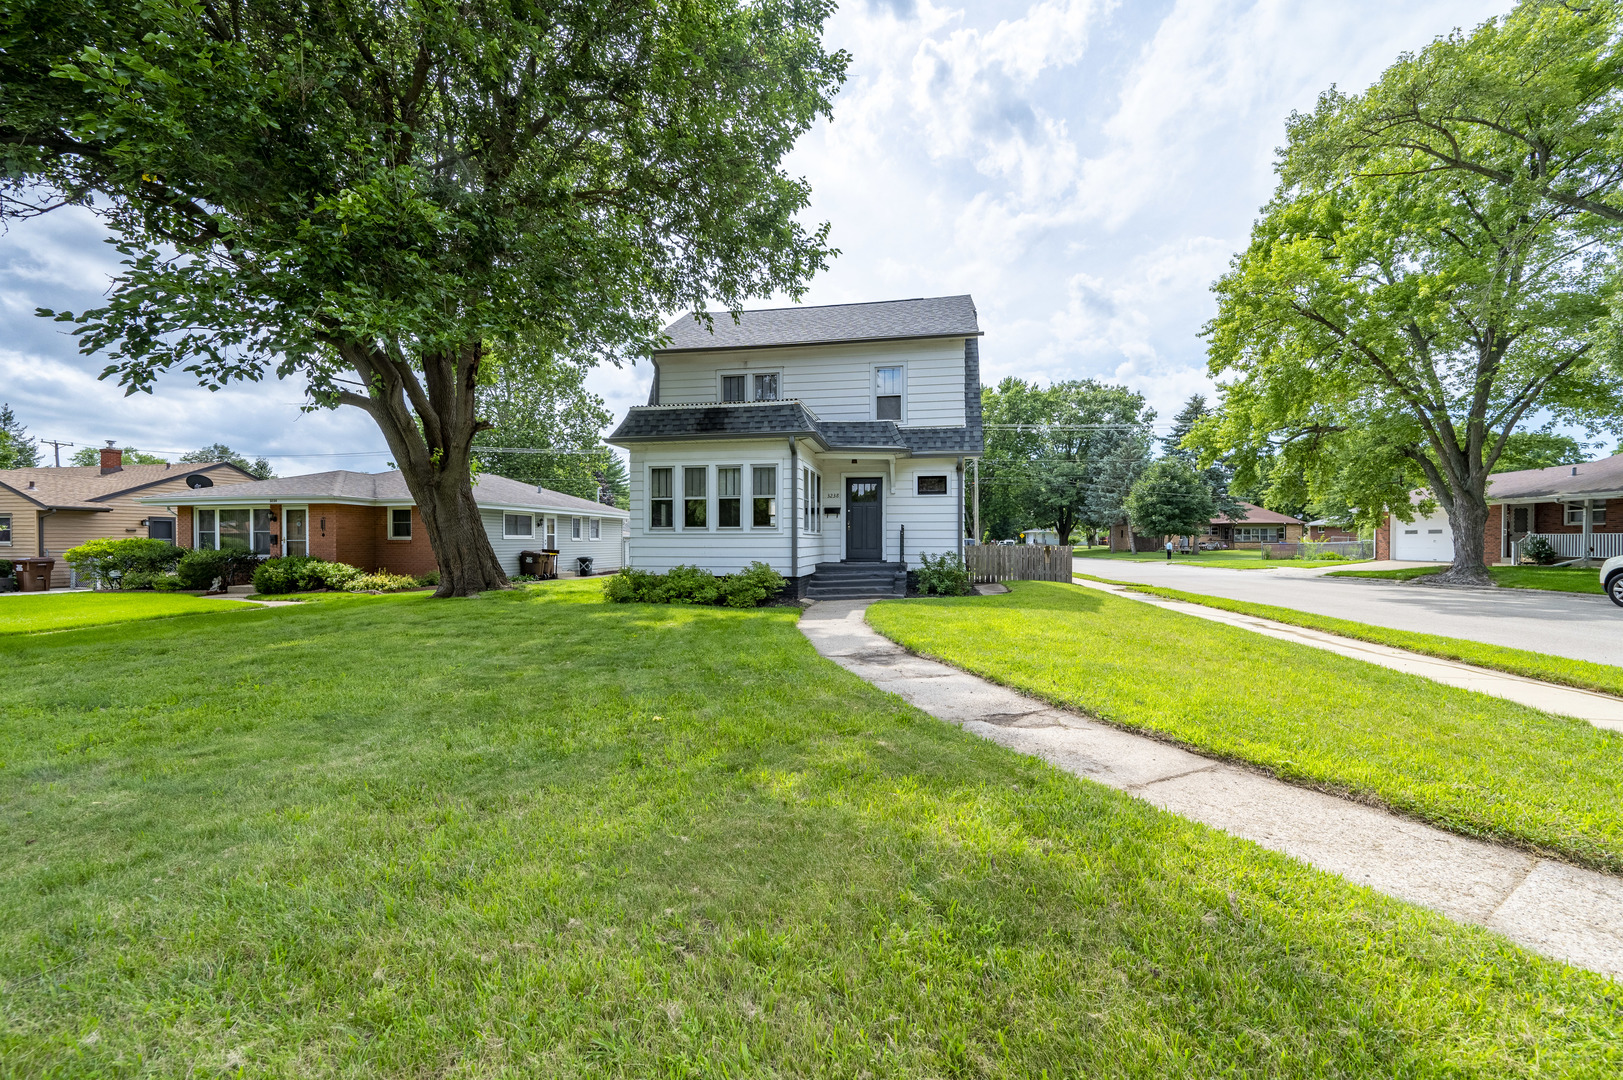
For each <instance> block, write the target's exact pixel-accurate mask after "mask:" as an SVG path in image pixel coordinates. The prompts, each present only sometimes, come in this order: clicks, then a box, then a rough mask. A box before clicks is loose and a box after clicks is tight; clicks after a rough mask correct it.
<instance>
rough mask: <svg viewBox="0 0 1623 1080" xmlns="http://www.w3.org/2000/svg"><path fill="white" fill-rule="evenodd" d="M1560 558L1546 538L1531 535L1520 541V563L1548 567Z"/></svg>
mask: <svg viewBox="0 0 1623 1080" xmlns="http://www.w3.org/2000/svg"><path fill="white" fill-rule="evenodd" d="M1560 557H1561V556H1560V554H1559V553H1558V552H1557V551H1556V550H1555V545H1554V544H1552V543H1550V541H1549V538H1548V537H1544V536H1538V535H1536V534H1535V535H1533V536H1529V537H1528V538H1527V539H1526V540H1523V541H1522V561H1523V562H1534V563H1537V564H1538V565H1539V566H1549V565H1550V564H1551V563H1553V562H1555V561H1556V560H1557V559H1559V558H1560Z"/></svg>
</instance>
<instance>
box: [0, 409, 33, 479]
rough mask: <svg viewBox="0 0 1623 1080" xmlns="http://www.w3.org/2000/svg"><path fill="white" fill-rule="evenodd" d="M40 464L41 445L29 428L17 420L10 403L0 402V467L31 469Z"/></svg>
mask: <svg viewBox="0 0 1623 1080" xmlns="http://www.w3.org/2000/svg"><path fill="white" fill-rule="evenodd" d="M38 465H39V447H38V446H36V445H35V444H34V440H33V439H30V438H29V437H28V429H27V428H26V427H24V426H23V425H22V424H20V423H18V422H17V417H16V415H15V414H13V413H12V411H11V405H10V404H0V469H31V468H36V467H38Z"/></svg>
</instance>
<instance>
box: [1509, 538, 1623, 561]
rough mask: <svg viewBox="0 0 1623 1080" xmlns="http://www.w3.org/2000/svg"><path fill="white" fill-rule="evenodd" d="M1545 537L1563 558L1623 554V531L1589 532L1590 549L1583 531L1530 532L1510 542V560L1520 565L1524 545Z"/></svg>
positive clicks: (1603, 556)
mask: <svg viewBox="0 0 1623 1080" xmlns="http://www.w3.org/2000/svg"><path fill="white" fill-rule="evenodd" d="M1535 536H1539V537H1543V538H1544V539H1545V540H1548V541H1549V542H1550V546H1551V547H1553V548H1555V553H1556V554H1557V555H1559V556H1561V558H1563V559H1582V558H1584V557H1585V556H1586V555H1587V556H1588V557H1589V558H1591V559H1614V558H1616V557H1617V556H1619V555H1623V533H1615V532H1603V533H1590V534H1589V550H1588V551H1587V552H1586V551H1585V550H1584V534H1583V533H1528V534H1527V535H1526V536H1524V537H1522V538H1521V539H1520V540H1513V541H1511V544H1510V561H1511V563H1512V564H1514V565H1517V566H1520V565H1521V561H1522V545H1523V544H1525V543H1526V542H1527V541H1529V540H1531V539H1532V538H1533V537H1535Z"/></svg>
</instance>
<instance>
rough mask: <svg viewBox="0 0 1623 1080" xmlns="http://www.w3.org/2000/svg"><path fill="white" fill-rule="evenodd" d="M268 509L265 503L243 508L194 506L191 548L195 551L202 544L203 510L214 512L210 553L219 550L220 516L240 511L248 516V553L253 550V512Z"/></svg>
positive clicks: (240, 505) (241, 506) (277, 523)
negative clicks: (212, 542)
mask: <svg viewBox="0 0 1623 1080" xmlns="http://www.w3.org/2000/svg"><path fill="white" fill-rule="evenodd" d="M270 508H271V504H270V503H266V504H265V505H263V506H245V505H243V504H241V503H237V504H235V505H232V506H212V505H211V506H194V507H192V548H193V549H194V550H195V549H197V548H198V547H199V546H201V545H202V543H203V514H202V511H204V510H212V511H214V546H213V547H211V548H209V549H208V550H210V551H218V550H220V515H221V514H224V513H227V512H229V511H232V510H241V511H242V512H243V513H245V514H247V515H248V550H249V551H250V552H251V551H253V549H254V511H255V510H269V509H270ZM272 524H273V525H279V524H281V522H272ZM276 535H277V536H280V535H281V534H280V533H277V534H276Z"/></svg>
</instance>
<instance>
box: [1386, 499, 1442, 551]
mask: <svg viewBox="0 0 1623 1080" xmlns="http://www.w3.org/2000/svg"><path fill="white" fill-rule="evenodd" d="M1392 558H1394V559H1398V560H1401V561H1404V562H1453V561H1454V533H1453V530H1451V529H1450V528H1449V527H1448V514H1447V513H1446V512H1445V511H1442V510H1438V511H1437V512H1436V513H1435V514H1433V515H1432V516H1431V517H1419V516H1418V515H1417V516H1416V517H1415V519H1414V521H1413V522H1411V523H1409V524H1407V525H1405V524H1404V523H1403V522H1401V521H1399V520H1398V519H1397V518H1396V517H1393V518H1392Z"/></svg>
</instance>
